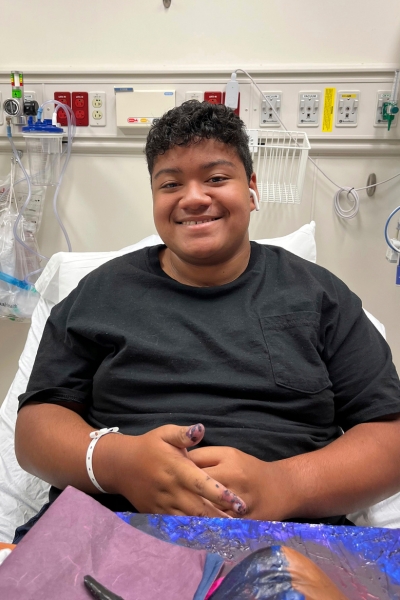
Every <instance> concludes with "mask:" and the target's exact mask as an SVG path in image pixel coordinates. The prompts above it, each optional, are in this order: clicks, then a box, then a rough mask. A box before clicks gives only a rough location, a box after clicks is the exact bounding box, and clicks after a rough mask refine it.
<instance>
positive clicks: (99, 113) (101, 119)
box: [89, 92, 107, 127]
mask: <svg viewBox="0 0 400 600" xmlns="http://www.w3.org/2000/svg"><path fill="white" fill-rule="evenodd" d="M106 123H107V119H106V93H105V92H89V125H90V127H105V126H106Z"/></svg>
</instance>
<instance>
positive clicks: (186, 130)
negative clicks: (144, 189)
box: [145, 100, 253, 181]
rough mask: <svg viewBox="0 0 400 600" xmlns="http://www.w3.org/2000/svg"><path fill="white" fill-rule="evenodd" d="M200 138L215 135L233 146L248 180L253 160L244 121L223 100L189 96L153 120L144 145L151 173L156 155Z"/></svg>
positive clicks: (212, 137) (213, 136)
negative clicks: (218, 101) (199, 98)
mask: <svg viewBox="0 0 400 600" xmlns="http://www.w3.org/2000/svg"><path fill="white" fill-rule="evenodd" d="M203 139H215V140H218V141H219V142H223V143H224V144H227V145H228V146H231V147H232V148H234V149H235V150H236V152H237V153H238V155H239V158H240V160H241V161H242V163H243V166H244V168H245V171H246V175H247V179H248V181H250V177H251V174H252V173H253V161H252V159H251V154H250V150H249V136H248V135H247V133H246V130H245V125H244V123H243V121H242V120H241V119H240V118H239V117H238V116H237V115H235V113H234V112H233V110H232V109H231V108H228V107H227V106H224V105H223V104H210V103H209V102H199V101H198V100H188V101H187V102H184V103H183V104H181V105H180V106H177V107H175V108H173V109H172V110H169V111H168V112H166V113H165V114H164V115H163V116H162V117H161V118H160V119H157V121H154V123H153V125H152V126H151V129H150V131H149V134H148V136H147V141H146V147H145V153H146V159H147V166H148V169H149V173H150V177H151V175H152V173H153V168H154V162H155V160H156V158H157V156H159V155H160V154H164V153H165V152H166V151H167V150H170V148H172V147H173V146H189V145H190V144H194V143H196V142H199V141H201V140H203Z"/></svg>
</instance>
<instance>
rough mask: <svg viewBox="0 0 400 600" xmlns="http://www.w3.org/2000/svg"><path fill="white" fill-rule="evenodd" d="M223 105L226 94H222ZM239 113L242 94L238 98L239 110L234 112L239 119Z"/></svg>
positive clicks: (236, 109)
mask: <svg viewBox="0 0 400 600" xmlns="http://www.w3.org/2000/svg"><path fill="white" fill-rule="evenodd" d="M222 104H225V92H224V93H223V94H222ZM239 111H240V94H239V96H238V105H237V108H235V110H234V111H233V112H234V113H235V115H237V116H238V117H239V116H240V115H239Z"/></svg>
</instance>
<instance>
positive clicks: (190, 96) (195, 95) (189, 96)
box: [185, 92, 204, 102]
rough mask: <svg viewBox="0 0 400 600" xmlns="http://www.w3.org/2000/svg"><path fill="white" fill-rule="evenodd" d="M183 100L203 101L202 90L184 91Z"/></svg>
mask: <svg viewBox="0 0 400 600" xmlns="http://www.w3.org/2000/svg"><path fill="white" fill-rule="evenodd" d="M185 100H198V101H199V102H203V100H204V92H186V94H185Z"/></svg>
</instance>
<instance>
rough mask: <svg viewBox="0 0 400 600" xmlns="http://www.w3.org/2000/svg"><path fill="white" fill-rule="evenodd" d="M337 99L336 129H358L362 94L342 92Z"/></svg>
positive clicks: (339, 92)
mask: <svg viewBox="0 0 400 600" xmlns="http://www.w3.org/2000/svg"><path fill="white" fill-rule="evenodd" d="M336 99H337V100H336V106H337V110H336V123H335V125H336V127H357V124H358V106H359V103H360V92H357V91H345V90H340V91H338V93H337V96H336Z"/></svg>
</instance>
